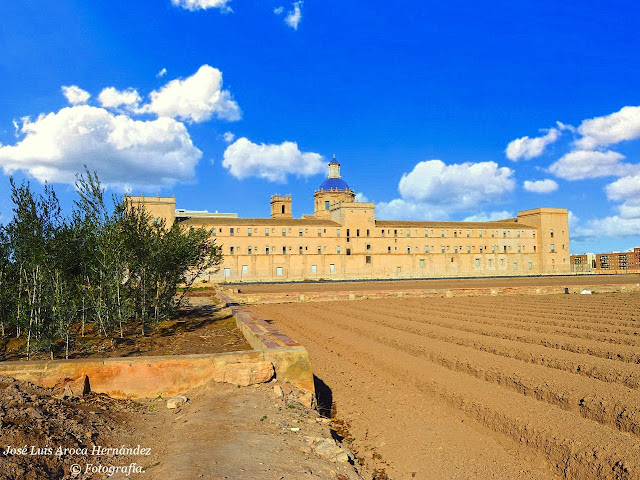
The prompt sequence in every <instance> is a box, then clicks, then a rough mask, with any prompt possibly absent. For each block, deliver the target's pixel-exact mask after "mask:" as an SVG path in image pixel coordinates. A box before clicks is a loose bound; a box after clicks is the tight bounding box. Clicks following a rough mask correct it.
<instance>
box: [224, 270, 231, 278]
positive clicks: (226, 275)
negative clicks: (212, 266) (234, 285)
mask: <svg viewBox="0 0 640 480" xmlns="http://www.w3.org/2000/svg"><path fill="white" fill-rule="evenodd" d="M230 276H231V269H230V268H225V269H224V278H229V277H230Z"/></svg>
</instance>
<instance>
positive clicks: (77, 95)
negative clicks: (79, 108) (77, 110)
mask: <svg viewBox="0 0 640 480" xmlns="http://www.w3.org/2000/svg"><path fill="white" fill-rule="evenodd" d="M62 94H63V95H64V96H65V97H66V98H67V101H68V102H69V103H70V104H71V105H79V104H81V103H87V100H89V97H91V94H90V93H89V92H87V91H86V90H83V89H81V88H80V87H78V86H77V85H70V86H63V87H62Z"/></svg>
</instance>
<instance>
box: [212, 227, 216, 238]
mask: <svg viewBox="0 0 640 480" xmlns="http://www.w3.org/2000/svg"><path fill="white" fill-rule="evenodd" d="M216 234H217V229H215V228H212V229H211V235H213V236H214V237H215V236H216Z"/></svg>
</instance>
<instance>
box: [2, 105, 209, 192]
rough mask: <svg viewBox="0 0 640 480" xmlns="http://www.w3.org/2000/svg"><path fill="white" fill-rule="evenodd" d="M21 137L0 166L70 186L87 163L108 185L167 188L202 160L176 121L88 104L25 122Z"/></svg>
mask: <svg viewBox="0 0 640 480" xmlns="http://www.w3.org/2000/svg"><path fill="white" fill-rule="evenodd" d="M21 133H22V134H23V135H24V137H23V138H22V140H20V141H18V142H17V143H16V144H15V145H5V146H1V147H0V166H1V167H2V169H3V171H4V173H5V174H11V173H13V172H15V171H18V170H20V171H23V172H26V173H27V174H29V175H31V176H33V177H34V178H36V179H37V180H39V181H41V182H44V181H45V180H46V181H50V182H62V183H70V184H73V183H74V180H75V177H74V175H75V173H77V172H81V171H82V170H83V165H84V164H86V165H87V166H88V167H89V169H91V170H96V171H97V172H98V175H99V177H100V179H101V180H102V181H103V182H104V183H105V184H106V185H112V186H117V187H120V188H128V187H133V186H143V187H147V188H153V187H160V186H170V185H173V184H174V183H175V182H176V181H190V180H192V179H193V178H194V169H195V165H196V164H197V163H198V160H199V159H200V157H201V156H202V153H201V152H200V150H198V149H197V148H196V147H194V145H193V143H192V141H191V138H190V136H189V133H188V132H187V129H186V127H185V126H184V124H182V123H180V122H177V121H176V120H173V119H170V118H159V119H157V120H153V121H140V120H134V119H131V118H130V117H128V116H126V115H116V114H113V113H111V112H109V111H107V110H105V109H103V108H98V107H92V106H88V105H77V106H73V107H65V108H62V109H61V110H60V111H58V112H55V113H49V114H47V115H44V114H43V115H40V116H39V117H38V119H37V120H35V121H29V120H23V124H22V127H21Z"/></svg>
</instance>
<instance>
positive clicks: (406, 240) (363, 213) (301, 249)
mask: <svg viewBox="0 0 640 480" xmlns="http://www.w3.org/2000/svg"><path fill="white" fill-rule="evenodd" d="M131 198H132V201H133V203H134V204H138V205H144V206H145V208H146V209H147V211H148V212H149V213H150V214H151V215H152V216H154V218H156V219H164V220H165V221H166V222H167V224H171V223H172V222H174V221H178V222H180V225H182V226H183V227H185V228H189V227H196V228H198V227H204V228H206V229H207V230H209V231H211V234H212V235H213V236H215V238H216V241H217V244H218V245H220V246H221V247H222V250H223V254H224V263H223V264H222V265H221V266H220V270H219V271H218V272H208V273H207V274H205V276H204V278H203V280H208V281H216V282H224V281H228V282H256V281H303V280H347V279H392V278H394V279H395V278H432V277H456V276H464V277H476V276H478V277H479V276H504V275H540V274H563V273H569V272H570V271H571V266H570V263H569V225H568V214H567V210H566V209H560V208H537V209H533V210H526V211H522V212H519V213H518V216H517V217H516V218H510V219H505V220H500V221H492V222H429V221H402V220H378V219H376V216H375V205H374V204H373V203H364V202H356V201H355V193H354V192H353V190H351V189H350V188H349V186H348V184H347V183H346V182H345V181H344V180H343V179H342V178H341V177H340V164H339V163H338V162H337V161H336V159H335V158H334V159H333V160H332V161H331V163H330V164H329V178H327V180H325V181H324V182H323V183H322V184H321V185H320V187H319V188H318V190H317V191H316V192H315V194H314V200H315V201H314V213H313V214H312V215H303V216H302V218H299V219H297V218H293V217H292V214H291V203H292V199H291V196H281V195H274V196H272V197H271V217H270V218H237V217H235V216H231V215H229V214H218V213H215V214H214V213H208V212H190V211H185V210H175V198H173V197H169V198H167V197H131Z"/></svg>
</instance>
